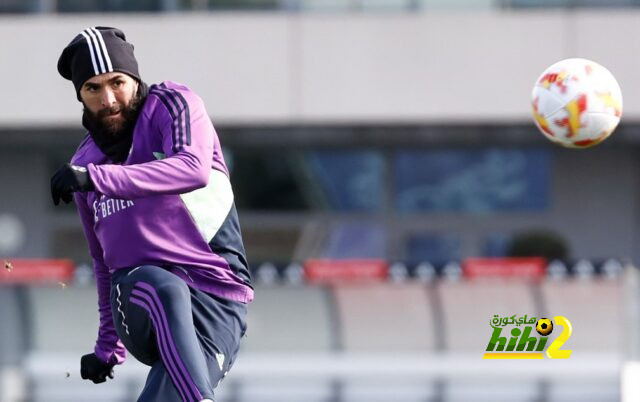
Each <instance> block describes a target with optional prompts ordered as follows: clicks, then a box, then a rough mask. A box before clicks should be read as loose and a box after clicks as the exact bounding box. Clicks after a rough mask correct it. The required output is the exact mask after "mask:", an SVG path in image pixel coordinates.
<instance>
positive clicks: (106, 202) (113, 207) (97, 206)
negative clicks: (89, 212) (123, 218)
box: [93, 195, 135, 222]
mask: <svg viewBox="0 0 640 402" xmlns="http://www.w3.org/2000/svg"><path fill="white" fill-rule="evenodd" d="M134 205H135V204H134V203H133V201H130V200H119V199H115V198H108V197H107V196H104V195H102V196H100V199H98V200H95V201H94V202H93V219H94V220H95V221H96V222H98V220H100V219H104V218H106V217H108V216H111V215H113V214H117V213H118V212H120V211H122V210H125V209H127V208H131V207H132V206H134Z"/></svg>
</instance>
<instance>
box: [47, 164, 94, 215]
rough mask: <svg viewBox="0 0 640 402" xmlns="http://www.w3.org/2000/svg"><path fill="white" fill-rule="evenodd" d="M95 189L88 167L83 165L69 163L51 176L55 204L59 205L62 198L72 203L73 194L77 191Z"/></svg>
mask: <svg viewBox="0 0 640 402" xmlns="http://www.w3.org/2000/svg"><path fill="white" fill-rule="evenodd" d="M93 189H94V187H93V182H92V181H91V177H90V176H89V172H88V171H87V168H85V167H82V166H74V165H71V164H69V163H67V164H66V165H64V166H63V167H61V168H60V169H59V170H58V171H57V172H56V173H55V174H54V175H53V177H51V197H52V198H53V204H54V205H58V204H59V203H60V200H62V201H64V202H65V203H66V204H68V203H70V202H71V200H72V197H71V194H72V193H73V192H75V191H91V190H93Z"/></svg>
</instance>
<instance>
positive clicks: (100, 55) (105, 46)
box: [58, 27, 142, 100]
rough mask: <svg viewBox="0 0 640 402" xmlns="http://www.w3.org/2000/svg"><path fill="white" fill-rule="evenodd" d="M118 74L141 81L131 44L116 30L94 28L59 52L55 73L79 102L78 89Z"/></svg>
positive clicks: (74, 39)
mask: <svg viewBox="0 0 640 402" xmlns="http://www.w3.org/2000/svg"><path fill="white" fill-rule="evenodd" d="M113 71H120V72H122V73H125V74H128V75H130V76H131V77H133V78H135V79H136V80H137V81H138V82H141V81H142V80H141V79H140V74H139V73H138V62H137V61H136V58H135V56H134V55H133V45H132V44H131V43H129V42H127V40H126V38H125V36H124V33H123V32H122V31H121V30H119V29H117V28H110V27H93V28H87V29H85V30H84V31H82V32H80V33H79V34H78V35H77V36H76V37H75V38H73V40H72V41H71V43H69V44H68V45H67V47H65V48H64V50H63V51H62V54H61V55H60V58H59V59H58V72H59V73H60V75H61V76H63V77H64V78H66V79H68V80H71V81H72V82H73V86H74V87H75V88H76V95H77V96H78V100H80V88H81V87H82V84H84V82H85V81H86V80H88V79H89V78H91V77H94V76H96V75H100V74H104V73H109V72H113Z"/></svg>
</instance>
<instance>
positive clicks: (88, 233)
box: [74, 193, 127, 382]
mask: <svg viewBox="0 0 640 402" xmlns="http://www.w3.org/2000/svg"><path fill="white" fill-rule="evenodd" d="M74 198H75V203H76V207H77V209H78V213H79V215H80V220H81V221H82V227H83V229H84V234H85V237H86V239H87V243H88V244H89V253H90V254H91V258H92V259H93V268H94V271H95V275H96V286H97V290H98V312H99V316H100V326H99V328H98V339H97V340H96V344H95V348H94V354H95V356H96V358H97V359H98V360H97V361H95V362H93V365H94V366H99V363H100V362H102V363H105V364H106V365H110V366H111V367H113V365H116V364H121V363H123V362H124V361H125V359H126V356H127V355H126V349H125V347H124V345H123V344H122V342H121V341H120V339H119V338H118V335H117V334H116V329H115V326H114V324H113V318H112V315H111V303H110V291H111V275H110V274H109V269H108V267H107V266H106V265H105V263H104V261H103V259H102V255H103V253H102V247H101V246H100V243H99V242H98V239H97V237H96V235H95V232H94V230H93V223H94V217H93V213H91V210H90V208H89V206H88V205H87V199H86V194H85V193H75V194H74ZM83 361H84V362H83V367H84V365H85V364H86V361H87V359H86V358H83ZM90 364H91V363H90ZM91 379H93V378H91ZM94 382H96V381H95V380H94Z"/></svg>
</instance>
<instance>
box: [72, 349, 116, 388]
mask: <svg viewBox="0 0 640 402" xmlns="http://www.w3.org/2000/svg"><path fill="white" fill-rule="evenodd" d="M113 366H115V365H114V364H109V363H105V362H103V361H102V360H100V359H98V357H97V356H96V354H95V353H90V354H88V355H84V356H82V358H81V359H80V377H82V379H83V380H91V381H93V383H94V384H100V383H101V382H105V381H107V377H109V378H111V379H113Z"/></svg>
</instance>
